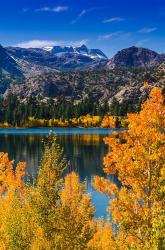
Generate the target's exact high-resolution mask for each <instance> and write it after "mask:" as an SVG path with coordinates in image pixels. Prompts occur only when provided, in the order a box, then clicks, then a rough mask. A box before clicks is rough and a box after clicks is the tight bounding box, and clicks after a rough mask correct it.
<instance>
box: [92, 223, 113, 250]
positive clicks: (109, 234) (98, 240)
mask: <svg viewBox="0 0 165 250" xmlns="http://www.w3.org/2000/svg"><path fill="white" fill-rule="evenodd" d="M93 224H94V232H95V233H94V236H93V237H92V239H91V240H90V241H89V243H88V247H89V249H91V250H116V249H117V248H116V245H115V241H114V240H113V237H114V232H113V229H112V225H111V223H110V221H109V219H108V220H107V221H105V222H104V221H103V220H102V219H99V220H98V221H96V222H95V223H93Z"/></svg>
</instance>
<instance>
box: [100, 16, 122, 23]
mask: <svg viewBox="0 0 165 250" xmlns="http://www.w3.org/2000/svg"><path fill="white" fill-rule="evenodd" d="M123 21H125V19H124V18H121V17H112V18H109V19H105V20H104V21H103V23H113V22H123Z"/></svg>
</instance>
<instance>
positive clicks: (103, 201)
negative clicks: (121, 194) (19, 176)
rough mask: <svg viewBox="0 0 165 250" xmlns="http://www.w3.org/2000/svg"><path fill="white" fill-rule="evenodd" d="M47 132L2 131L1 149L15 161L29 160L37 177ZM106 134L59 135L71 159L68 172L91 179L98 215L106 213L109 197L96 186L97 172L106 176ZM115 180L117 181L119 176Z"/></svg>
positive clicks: (90, 185) (32, 174)
mask: <svg viewBox="0 0 165 250" xmlns="http://www.w3.org/2000/svg"><path fill="white" fill-rule="evenodd" d="M45 137H46V134H21V135H20V134H0V152H2V151H3V152H8V153H9V157H10V159H15V162H16V163H17V162H19V161H26V162H27V164H28V168H27V170H28V173H29V175H30V176H33V177H36V176H37V172H38V167H39V165H40V160H41V156H42V152H43V144H42V141H43V140H44V138H45ZM104 137H105V135H103V134H61V135H60V134H58V135H57V141H58V142H59V144H60V145H61V146H62V147H63V148H64V153H65V155H66V157H67V159H68V160H69V161H70V168H69V170H68V171H72V170H74V171H76V172H77V173H79V176H80V180H81V181H83V180H84V179H87V188H88V191H90V192H92V195H93V202H94V203H95V205H96V206H97V212H96V216H104V215H105V213H106V212H105V207H106V206H107V204H108V200H107V198H106V197H105V196H104V195H102V194H98V193H97V192H96V191H95V190H93V188H92V179H93V176H94V175H100V176H104V173H103V170H102V160H103V157H104V155H105V154H106V152H107V151H108V148H107V146H106V145H105V144H104V142H103V138H104ZM113 181H115V182H116V179H114V180H113Z"/></svg>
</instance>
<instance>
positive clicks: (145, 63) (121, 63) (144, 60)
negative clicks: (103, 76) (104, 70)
mask: <svg viewBox="0 0 165 250" xmlns="http://www.w3.org/2000/svg"><path fill="white" fill-rule="evenodd" d="M164 60H165V56H164V55H160V54H158V53H157V52H155V51H153V50H150V49H147V48H142V47H136V46H132V47H129V48H125V49H122V50H120V51H118V52H117V54H116V55H115V56H114V57H113V58H112V59H111V60H110V62H109V63H108V67H125V68H143V67H147V68H148V67H155V66H158V65H159V64H160V63H161V62H163V61H164Z"/></svg>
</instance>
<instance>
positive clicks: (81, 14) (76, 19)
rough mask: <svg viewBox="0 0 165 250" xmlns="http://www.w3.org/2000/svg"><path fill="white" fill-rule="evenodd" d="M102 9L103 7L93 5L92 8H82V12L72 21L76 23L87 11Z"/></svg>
mask: <svg viewBox="0 0 165 250" xmlns="http://www.w3.org/2000/svg"><path fill="white" fill-rule="evenodd" d="M100 9H102V7H93V8H90V9H84V10H82V11H81V12H80V13H79V15H78V16H77V17H76V18H75V19H73V20H72V21H71V24H75V23H77V22H78V21H79V20H80V19H81V18H82V17H83V16H85V15H86V14H87V13H89V12H91V11H95V10H100Z"/></svg>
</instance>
